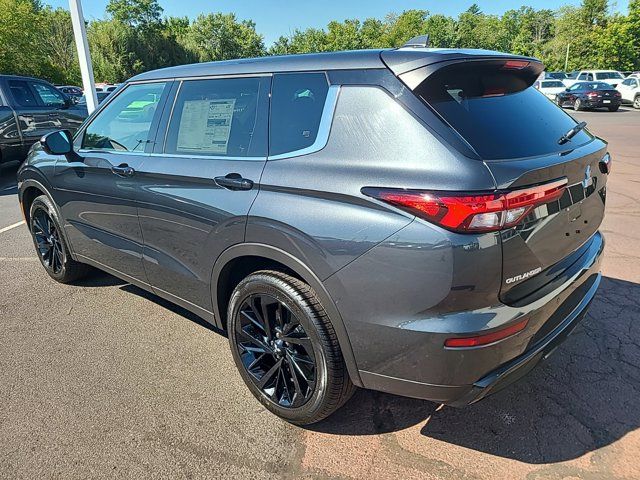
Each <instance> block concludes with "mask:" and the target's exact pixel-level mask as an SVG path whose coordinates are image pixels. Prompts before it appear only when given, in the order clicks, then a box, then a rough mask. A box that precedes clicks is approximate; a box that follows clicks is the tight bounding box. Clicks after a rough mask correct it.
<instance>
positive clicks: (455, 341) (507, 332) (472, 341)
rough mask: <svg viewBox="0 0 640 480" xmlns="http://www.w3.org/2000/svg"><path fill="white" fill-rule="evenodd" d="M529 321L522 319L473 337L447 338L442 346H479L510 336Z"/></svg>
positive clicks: (519, 330) (522, 328) (520, 329)
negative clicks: (494, 330)
mask: <svg viewBox="0 0 640 480" xmlns="http://www.w3.org/2000/svg"><path fill="white" fill-rule="evenodd" d="M527 323H529V320H522V321H520V322H518V323H514V324H513V325H510V326H508V327H507V328H503V329H502V330H498V331H497V332H491V333H487V334H485V335H478V336H475V337H463V338H447V339H446V340H445V342H444V346H445V347H448V348H464V347H479V346H481V345H489V344H490V343H495V342H497V341H500V340H504V339H505V338H508V337H511V336H512V335H515V334H516V333H518V332H521V331H522V330H524V329H525V327H526V326H527Z"/></svg>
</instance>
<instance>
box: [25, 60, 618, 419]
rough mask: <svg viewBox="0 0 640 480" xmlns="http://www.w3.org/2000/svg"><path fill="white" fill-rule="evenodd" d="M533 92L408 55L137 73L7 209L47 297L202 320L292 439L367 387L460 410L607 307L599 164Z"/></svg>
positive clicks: (484, 70)
mask: <svg viewBox="0 0 640 480" xmlns="http://www.w3.org/2000/svg"><path fill="white" fill-rule="evenodd" d="M542 71H543V65H542V64H541V63H540V62H539V61H538V60H536V59H533V58H526V57H519V56H513V55H506V54H502V53H497V52H489V51H478V50H441V49H438V50H433V49H428V48H421V47H403V48H400V49H394V50H376V51H371V50H369V51H357V52H338V53H327V54H312V55H299V56H283V57H270V58H259V59H249V60H238V61H226V62H216V63H204V64H197V65H186V66H178V67H171V68H166V69H162V70H157V71H153V72H147V73H143V74H141V75H138V76H136V77H134V78H132V79H131V80H129V81H128V82H126V84H124V85H123V86H122V87H121V88H120V89H119V90H118V91H117V92H116V93H115V94H113V95H112V96H111V97H110V98H109V99H108V100H107V101H106V102H105V103H104V104H103V105H101V106H100V108H99V109H98V110H97V111H96V112H95V113H94V114H93V115H91V116H90V117H89V118H88V119H87V121H86V122H85V123H84V124H83V126H82V127H81V128H80V130H79V131H78V133H77V134H76V135H75V136H74V137H73V138H72V137H71V136H70V135H69V133H68V132H64V131H59V132H54V133H51V134H49V135H47V136H45V137H44V138H43V139H42V140H41V142H40V145H39V146H37V147H36V148H35V149H33V150H32V151H31V153H30V155H29V157H28V159H27V160H26V162H25V163H24V164H23V166H22V167H21V169H20V171H19V192H20V193H19V198H20V202H21V205H22V209H23V212H24V215H25V218H26V219H27V223H28V226H29V229H30V231H31V233H32V235H33V241H34V244H35V247H36V250H37V252H38V255H39V257H40V260H41V262H42V264H43V266H44V268H45V269H46V271H47V272H48V274H49V275H50V276H51V277H53V278H54V279H55V280H58V281H60V282H72V281H74V280H76V279H78V278H79V277H81V276H82V275H84V274H85V273H86V272H87V270H88V269H89V268H90V267H96V268H98V269H100V270H104V271H106V272H109V273H111V274H113V275H115V276H117V277H120V278H122V279H124V280H126V281H128V282H130V283H132V284H134V285H137V286H139V287H141V288H143V289H146V290H149V291H151V292H153V293H154V294H156V295H158V296H159V297H162V298H165V299H168V300H170V301H172V302H175V303H176V304H178V305H180V306H182V307H184V308H186V309H188V310H190V311H192V312H194V313H196V314H197V315H199V316H201V317H202V318H204V319H205V320H207V321H208V322H210V323H211V324H213V325H215V326H216V327H217V328H219V329H221V330H224V331H225V332H226V333H227V334H228V338H229V343H230V346H231V353H232V355H233V358H234V360H235V362H236V364H237V366H238V369H239V371H240V374H241V375H242V378H243V379H244V381H245V382H246V384H247V386H248V388H249V389H250V390H251V392H252V393H253V394H254V395H255V396H256V397H257V398H258V399H259V400H260V401H261V402H262V403H263V404H264V405H265V407H266V408H268V409H269V410H271V411H272V412H274V413H275V414H277V415H279V416H281V417H282V418H285V419H287V420H288V421H290V422H293V423H296V424H309V423H313V422H317V421H319V420H321V419H322V418H324V417H326V416H328V415H329V414H331V413H332V412H333V411H335V410H336V409H337V408H338V407H340V406H341V405H342V404H343V403H344V402H345V401H346V400H348V399H349V397H350V395H351V394H352V393H353V391H354V388H355V387H356V386H357V387H364V388H369V389H375V390H381V391H385V392H391V393H395V394H400V395H406V396H411V397H417V398H423V399H429V400H433V401H436V402H442V403H445V404H449V405H458V406H460V405H467V404H470V403H473V402H476V401H478V400H480V399H482V398H483V397H485V396H487V395H488V394H489V393H492V392H495V391H497V390H498V389H500V388H502V387H504V386H506V385H507V384H509V383H511V382H513V381H514V380H516V379H518V378H520V377H522V376H523V375H524V374H526V373H527V372H528V371H529V370H531V369H532V368H533V367H534V366H535V365H536V364H537V363H538V362H539V361H540V360H542V359H543V358H545V357H546V356H548V355H549V354H550V353H551V351H552V350H553V349H554V348H555V347H556V346H557V345H558V344H559V342H561V341H562V340H563V339H564V338H565V337H566V336H567V335H568V334H569V333H570V332H571V331H572V329H573V328H574V327H575V326H576V324H577V323H578V322H579V321H580V320H581V319H582V317H583V316H584V315H585V312H586V310H587V308H588V306H589V303H590V302H591V300H592V299H593V297H594V295H595V293H596V290H597V288H598V285H599V283H600V273H599V267H600V257H601V253H602V250H603V246H604V241H603V237H602V235H601V234H600V233H599V231H598V228H599V226H600V223H601V221H602V218H603V214H604V208H605V198H606V188H605V184H606V180H607V174H608V173H609V169H610V165H611V162H610V158H609V155H608V153H607V146H606V143H604V142H603V141H602V140H600V139H598V138H596V137H594V136H592V135H591V134H589V133H588V132H587V131H586V130H585V129H584V124H583V123H580V124H576V122H575V121H574V120H573V119H572V118H571V117H570V116H569V115H567V114H566V113H564V112H563V111H562V110H561V109H559V108H558V107H557V106H556V105H554V104H553V103H551V102H549V101H548V100H547V99H546V98H545V97H544V96H543V95H542V94H541V93H540V92H538V91H537V90H536V89H535V88H531V85H532V84H533V83H534V81H535V80H536V78H538V76H539V75H540V73H541V72H542Z"/></svg>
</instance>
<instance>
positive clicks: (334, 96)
mask: <svg viewBox="0 0 640 480" xmlns="http://www.w3.org/2000/svg"><path fill="white" fill-rule="evenodd" d="M339 93H340V85H331V86H329V90H328V91H327V98H326V99H325V101H324V107H323V109H322V116H321V117H320V125H319V126H318V134H317V135H316V139H315V141H314V142H313V144H311V145H309V146H308V147H305V148H302V149H299V150H293V151H291V152H285V153H279V154H277V155H269V157H267V160H282V159H285V158H292V157H301V156H303V155H309V154H311V153H316V152H319V151H320V150H322V149H323V148H324V147H326V146H327V143H329V134H330V133H331V125H332V124H333V116H334V114H335V111H336V105H337V104H338V96H339ZM269 120H271V119H269Z"/></svg>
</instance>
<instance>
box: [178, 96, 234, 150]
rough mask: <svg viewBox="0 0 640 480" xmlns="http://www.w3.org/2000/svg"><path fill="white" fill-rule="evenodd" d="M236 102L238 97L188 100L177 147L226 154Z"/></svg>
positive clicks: (185, 104)
mask: <svg viewBox="0 0 640 480" xmlns="http://www.w3.org/2000/svg"><path fill="white" fill-rule="evenodd" d="M235 104H236V99H235V98H221V99H216V100H187V101H185V102H184V106H183V107H182V118H181V119H180V127H179V130H178V145H177V147H178V148H177V149H178V150H180V151H186V152H188V151H192V152H207V153H211V154H214V155H216V154H218V155H226V154H227V147H228V145H229V136H230V134H231V122H232V120H233V111H234V108H235Z"/></svg>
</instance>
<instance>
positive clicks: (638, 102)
mask: <svg viewBox="0 0 640 480" xmlns="http://www.w3.org/2000/svg"><path fill="white" fill-rule="evenodd" d="M633 108H639V109H640V95H636V97H635V98H634V99H633Z"/></svg>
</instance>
